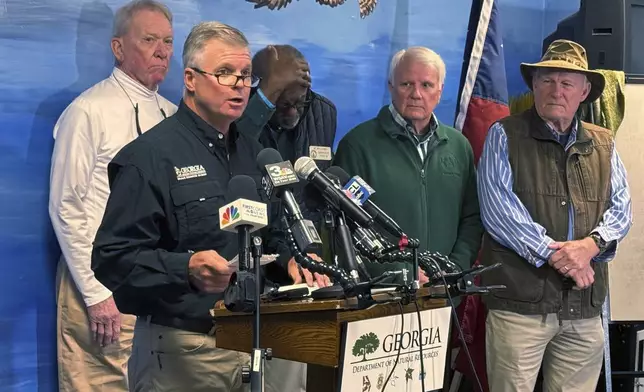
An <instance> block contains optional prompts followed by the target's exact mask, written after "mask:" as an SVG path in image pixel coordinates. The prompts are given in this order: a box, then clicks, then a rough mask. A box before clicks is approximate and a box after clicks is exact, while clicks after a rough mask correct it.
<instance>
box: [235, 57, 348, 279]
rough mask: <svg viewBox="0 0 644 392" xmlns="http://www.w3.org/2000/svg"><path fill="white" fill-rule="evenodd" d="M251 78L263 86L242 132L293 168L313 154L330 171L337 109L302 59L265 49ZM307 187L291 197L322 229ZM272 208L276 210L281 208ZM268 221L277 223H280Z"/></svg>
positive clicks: (296, 188)
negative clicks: (309, 205)
mask: <svg viewBox="0 0 644 392" xmlns="http://www.w3.org/2000/svg"><path fill="white" fill-rule="evenodd" d="M253 74H254V75H255V76H257V77H259V78H260V82H259V85H258V86H257V87H255V88H253V89H252V91H251V98H250V101H249V103H248V107H247V108H246V110H245V111H244V115H243V116H242V117H241V118H240V119H239V120H238V121H237V127H238V129H239V130H240V132H241V133H243V134H245V135H248V136H250V137H253V138H256V139H258V140H259V141H260V143H261V144H262V145H263V146H264V147H266V148H274V149H276V150H277V151H279V152H280V154H281V155H282V158H284V160H288V161H290V162H291V163H292V164H294V163H295V161H296V160H297V159H298V158H300V157H303V156H310V157H311V158H313V159H315V160H316V163H317V165H318V167H319V168H320V170H325V169H326V168H328V167H329V166H330V163H331V158H332V155H331V148H332V146H333V141H334V139H335V131H336V125H337V110H336V108H335V105H334V104H333V103H332V102H331V101H329V100H328V99H327V98H325V97H323V96H322V95H320V94H318V93H315V92H314V91H312V90H311V88H310V87H311V83H310V81H311V78H310V75H309V65H308V62H307V61H306V59H305V58H304V55H303V54H302V53H301V52H300V51H299V50H297V49H296V48H294V47H293V46H290V45H270V46H267V47H266V48H264V49H262V50H260V51H259V52H257V53H256V54H255V56H254V57H253ZM304 185H306V182H305V181H300V182H299V183H298V184H295V185H294V189H293V193H294V195H295V197H296V198H297V200H298V202H299V204H300V209H301V210H302V215H303V216H304V217H305V218H307V219H310V220H312V221H313V222H314V223H315V224H316V226H318V228H320V221H321V216H320V214H318V213H314V212H312V211H308V209H307V208H306V205H305V203H304V199H303V195H302V191H303V187H304ZM273 210H274V211H275V212H278V211H279V208H274V209H273ZM270 221H271V222H276V224H279V220H277V219H271V220H270ZM275 230H279V227H276V228H275ZM307 278H308V277H307ZM295 283H299V282H295Z"/></svg>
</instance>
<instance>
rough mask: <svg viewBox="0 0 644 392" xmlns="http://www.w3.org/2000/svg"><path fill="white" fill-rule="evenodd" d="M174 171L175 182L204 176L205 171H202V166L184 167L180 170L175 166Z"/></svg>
mask: <svg viewBox="0 0 644 392" xmlns="http://www.w3.org/2000/svg"><path fill="white" fill-rule="evenodd" d="M174 171H175V172H176V173H177V180H179V181H181V180H187V179H189V178H195V177H205V176H206V169H204V168H203V166H202V165H194V166H186V167H182V168H178V167H176V166H175V167H174Z"/></svg>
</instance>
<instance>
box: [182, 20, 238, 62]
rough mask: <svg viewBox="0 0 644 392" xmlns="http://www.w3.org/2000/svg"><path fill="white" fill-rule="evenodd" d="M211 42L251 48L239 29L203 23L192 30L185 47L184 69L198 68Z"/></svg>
mask: <svg viewBox="0 0 644 392" xmlns="http://www.w3.org/2000/svg"><path fill="white" fill-rule="evenodd" d="M211 40H219V41H222V42H225V43H228V44H231V45H235V46H241V47H248V46H249V43H248V40H247V39H246V37H245V36H244V34H243V33H242V32H241V31H239V30H238V29H236V28H234V27H232V26H229V25H227V24H224V23H220V22H201V23H199V24H198V25H196V26H195V27H193V28H192V30H191V31H190V34H188V38H186V43H185V44H184V45H183V56H182V58H183V67H184V68H189V67H196V66H197V60H198V57H200V56H201V52H202V51H203V48H204V46H206V43H208V42H209V41H211Z"/></svg>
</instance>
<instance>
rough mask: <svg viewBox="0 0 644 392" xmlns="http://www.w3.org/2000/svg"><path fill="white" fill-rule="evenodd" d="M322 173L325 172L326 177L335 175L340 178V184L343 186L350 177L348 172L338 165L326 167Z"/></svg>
mask: <svg viewBox="0 0 644 392" xmlns="http://www.w3.org/2000/svg"><path fill="white" fill-rule="evenodd" d="M324 173H326V175H327V177H329V176H335V177H337V178H338V180H340V184H342V186H345V185H346V183H347V182H349V180H350V179H351V177H350V176H349V174H348V173H347V172H345V171H344V169H343V168H341V167H340V166H331V167H329V168H328V169H326V171H325V172H324Z"/></svg>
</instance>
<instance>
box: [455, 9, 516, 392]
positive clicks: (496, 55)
mask: <svg viewBox="0 0 644 392" xmlns="http://www.w3.org/2000/svg"><path fill="white" fill-rule="evenodd" d="M497 3H498V1H496V0H473V1H472V8H471V11H470V20H469V24H468V27H467V30H468V31H467V38H466V41H465V52H464V55H463V68H462V71H461V81H460V87H459V94H458V97H459V103H458V105H457V108H456V121H455V124H454V127H455V128H456V129H458V130H460V131H462V132H463V135H464V136H465V137H467V139H468V140H469V142H470V144H471V145H472V150H473V151H474V161H475V162H476V163H478V160H479V157H480V156H481V152H482V151H483V145H484V143H485V136H486V135H487V131H488V129H489V128H490V126H491V125H492V124H493V123H494V122H495V121H498V120H500V119H502V118H503V117H506V116H508V115H509V114H510V109H509V106H508V85H507V79H506V75H505V59H504V54H503V38H502V35H503V34H502V29H501V23H500V15H499V8H498V4H497ZM477 263H478V261H477ZM458 313H459V320H460V321H461V326H462V329H463V334H464V338H465V344H467V346H468V347H469V351H470V353H471V355H472V360H473V362H474V367H475V368H476V374H477V375H478V378H479V379H480V381H481V384H482V387H483V389H484V391H482V392H487V391H488V390H489V388H488V386H487V375H486V370H485V309H484V305H483V302H482V299H481V296H478V295H474V296H467V297H466V298H465V300H464V301H463V302H462V303H461V305H460V307H459V312H458ZM453 336H454V337H455V340H454V347H459V346H460V345H461V342H460V340H459V339H458V338H457V336H458V334H454V335H453ZM454 366H455V370H457V371H459V372H460V373H463V374H465V375H466V376H468V377H469V378H470V379H474V374H473V372H472V369H471V366H470V363H469V361H468V360H467V357H466V355H465V353H464V350H460V352H459V355H458V357H457V359H456V362H455V365H454Z"/></svg>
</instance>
